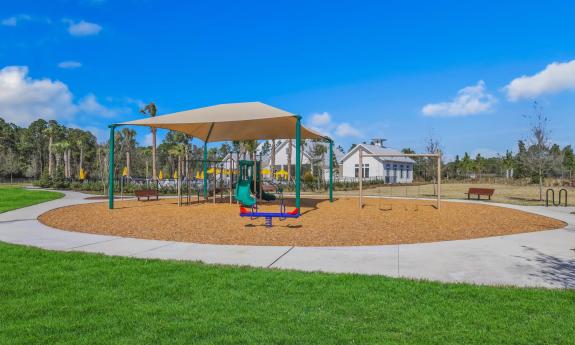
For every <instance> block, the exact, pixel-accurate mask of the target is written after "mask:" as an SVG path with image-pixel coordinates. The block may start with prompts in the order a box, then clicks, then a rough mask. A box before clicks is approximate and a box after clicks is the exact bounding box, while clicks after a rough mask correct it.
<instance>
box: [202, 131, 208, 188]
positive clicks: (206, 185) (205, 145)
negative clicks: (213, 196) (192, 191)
mask: <svg viewBox="0 0 575 345" xmlns="http://www.w3.org/2000/svg"><path fill="white" fill-rule="evenodd" d="M203 171H204V199H205V198H207V197H208V143H207V142H204V161H203Z"/></svg>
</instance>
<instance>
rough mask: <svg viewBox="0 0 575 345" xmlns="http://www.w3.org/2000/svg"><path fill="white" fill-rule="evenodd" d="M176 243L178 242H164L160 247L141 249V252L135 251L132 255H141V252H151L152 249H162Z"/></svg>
mask: <svg viewBox="0 0 575 345" xmlns="http://www.w3.org/2000/svg"><path fill="white" fill-rule="evenodd" d="M175 243H176V242H170V243H167V244H163V245H161V246H158V247H154V248H150V249H146V250H142V251H140V252H135V253H134V254H130V256H131V257H134V256H135V255H140V254H143V253H147V252H151V251H153V250H156V249H160V248H164V247H167V246H171V245H173V244H175Z"/></svg>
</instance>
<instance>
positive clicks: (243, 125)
mask: <svg viewBox="0 0 575 345" xmlns="http://www.w3.org/2000/svg"><path fill="white" fill-rule="evenodd" d="M296 121H297V116H296V115H294V114H292V113H289V112H287V111H285V110H281V109H278V108H274V107H272V106H269V105H267V104H263V103H260V102H246V103H230V104H220V105H214V106H211V107H205V108H198V109H193V110H186V111H181V112H177V113H173V114H168V115H161V116H156V117H149V118H144V119H140V120H135V121H130V122H123V123H118V124H117V125H130V126H148V127H155V128H164V129H171V130H175V131H179V132H183V133H186V134H189V135H191V136H193V137H195V138H199V139H201V140H203V141H206V142H216V141H231V140H258V139H262V140H264V139H294V138H295V127H296ZM301 138H302V139H328V138H327V137H326V136H324V135H321V134H320V133H318V132H316V131H314V130H311V129H309V128H305V127H303V126H302V127H301Z"/></svg>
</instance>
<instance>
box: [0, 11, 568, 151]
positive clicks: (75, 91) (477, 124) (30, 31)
mask: <svg viewBox="0 0 575 345" xmlns="http://www.w3.org/2000/svg"><path fill="white" fill-rule="evenodd" d="M573 13H575V4H573V3H570V2H567V1H546V2H545V3H538V4H536V3H535V2H533V3H530V2H524V1H508V2H501V1H493V2H490V1H483V2H481V4H477V3H475V2H464V1H433V2H429V1H425V2H424V1H403V2H383V1H373V2H358V1H355V2H352V1H340V2H333V1H325V2H319V1H302V2H297V1H289V2H287V1H285V2H267V3H264V2H260V1H258V2H249V1H213V2H212V1H202V2H199V1H189V2H184V1H151V0H150V1H145V0H124V1H119V0H53V1H26V0H20V1H3V3H2V6H0V37H2V39H1V40H0V69H1V72H0V116H2V117H4V118H6V119H8V120H9V121H12V122H16V123H18V124H21V125H25V124H27V123H29V122H30V121H31V120H33V119H34V118H37V117H44V118H56V119H58V120H59V121H61V122H63V123H65V124H68V125H73V126H78V127H82V128H86V129H90V130H92V131H94V132H95V134H96V135H97V136H98V137H99V138H100V139H105V137H106V126H107V124H109V123H112V122H120V121H124V120H129V119H135V118H138V117H139V114H138V113H137V109H138V106H139V105H141V104H142V102H149V101H154V102H156V103H157V105H158V108H159V111H160V113H170V112H174V111H179V110H186V109H191V108H196V107H201V106H208V105H214V104H219V103H230V102H240V101H262V102H265V103H268V104H270V105H273V106H277V107H280V108H284V109H286V110H288V111H291V112H294V113H298V114H301V115H302V116H303V117H304V122H305V123H306V124H307V125H310V126H313V127H315V128H318V129H320V130H323V131H324V132H327V133H328V134H330V135H332V136H333V137H334V138H335V139H336V141H337V142H338V143H340V144H341V145H342V146H344V147H345V148H348V147H349V146H350V144H351V143H354V142H359V141H364V140H369V139H370V138H373V137H384V138H387V139H388V144H389V146H391V147H394V148H398V149H399V148H403V147H411V148H413V149H415V150H417V151H422V150H423V149H424V141H425V139H426V138H428V137H429V136H433V137H435V138H438V139H439V140H440V142H441V144H442V146H443V148H444V151H445V153H446V154H447V155H448V156H454V155H455V154H462V153H463V152H464V151H468V152H470V153H476V152H482V153H484V154H486V155H493V154H496V153H498V152H499V153H504V152H505V150H506V149H515V147H516V142H517V140H518V139H521V138H524V137H525V136H526V135H527V130H528V126H529V124H528V121H527V120H526V119H525V118H524V117H523V116H522V115H524V114H529V113H531V104H532V102H533V101H534V100H537V101H538V102H539V103H540V104H541V105H542V106H543V108H544V111H545V113H546V114H547V115H548V116H549V118H550V119H551V130H552V137H553V139H554V141H556V142H558V143H560V144H561V145H566V144H573V143H574V136H573V134H572V133H573V130H574V127H575V126H574V125H575V119H574V116H573V109H574V105H575V97H574V96H575V45H573V44H572V42H573V37H575V26H574V25H572V15H573ZM16 66H19V67H16ZM522 77H523V78H522ZM147 133H148V132H147V131H146V130H139V136H138V139H139V140H140V141H141V142H142V143H144V142H145V141H146V134H147Z"/></svg>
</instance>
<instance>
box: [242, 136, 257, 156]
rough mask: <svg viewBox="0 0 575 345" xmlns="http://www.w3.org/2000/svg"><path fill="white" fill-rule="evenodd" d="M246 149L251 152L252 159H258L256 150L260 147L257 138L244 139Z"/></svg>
mask: <svg viewBox="0 0 575 345" xmlns="http://www.w3.org/2000/svg"><path fill="white" fill-rule="evenodd" d="M242 144H243V147H244V150H245V151H246V152H248V153H249V154H250V159H252V160H256V150H257V149H258V141H257V140H244V141H242Z"/></svg>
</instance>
